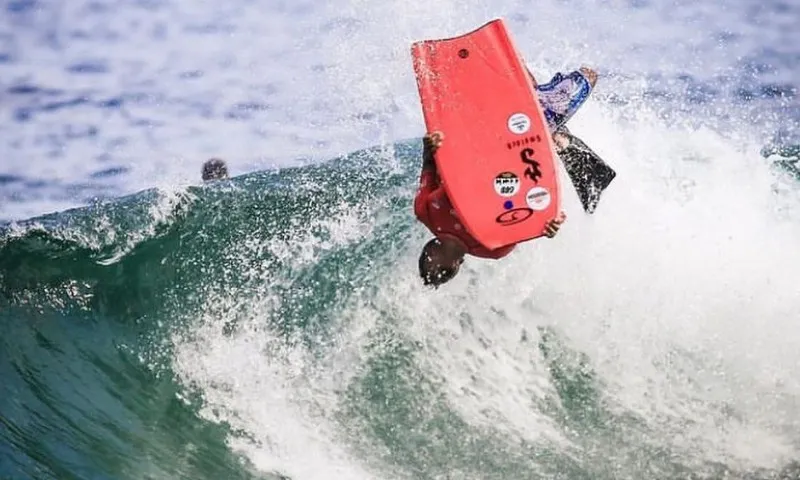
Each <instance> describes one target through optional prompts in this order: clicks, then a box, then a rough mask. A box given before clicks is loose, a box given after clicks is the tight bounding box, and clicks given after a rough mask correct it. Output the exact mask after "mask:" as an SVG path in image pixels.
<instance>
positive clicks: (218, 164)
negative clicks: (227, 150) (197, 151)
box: [203, 158, 228, 181]
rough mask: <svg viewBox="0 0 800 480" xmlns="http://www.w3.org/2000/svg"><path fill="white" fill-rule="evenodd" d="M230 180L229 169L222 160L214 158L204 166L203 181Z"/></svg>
mask: <svg viewBox="0 0 800 480" xmlns="http://www.w3.org/2000/svg"><path fill="white" fill-rule="evenodd" d="M223 178H228V167H227V165H225V161H224V160H222V159H220V158H212V159H210V160H209V161H207V162H206V163H204V164H203V181H208V180H220V179H223Z"/></svg>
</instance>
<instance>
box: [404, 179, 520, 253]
mask: <svg viewBox="0 0 800 480" xmlns="http://www.w3.org/2000/svg"><path fill="white" fill-rule="evenodd" d="M414 214H415V215H416V216H417V218H418V219H419V221H420V222H422V223H423V224H425V226H426V227H428V230H430V231H431V233H433V234H434V235H436V236H437V237H438V238H441V237H451V238H456V239H457V240H459V241H460V242H461V243H462V244H463V245H464V246H465V247H466V250H467V253H469V254H470V255H473V256H475V257H481V258H494V259H497V258H502V257H505V256H506V255H508V254H509V253H511V250H513V249H514V245H508V246H505V247H500V248H498V249H495V250H489V249H488V248H486V247H484V246H483V245H481V244H480V243H479V242H478V241H477V240H475V238H473V236H472V235H470V234H469V232H467V230H466V229H465V228H464V226H463V225H462V224H461V222H460V221H459V219H458V217H457V216H456V212H455V209H453V204H451V203H450V199H449V198H447V193H446V192H445V191H444V187H443V186H442V184H441V183H440V181H439V175H437V174H436V171H435V170H433V169H431V168H423V169H422V174H421V175H420V177H419V190H418V191H417V196H416V198H414Z"/></svg>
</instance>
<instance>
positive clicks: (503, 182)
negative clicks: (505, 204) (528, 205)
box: [494, 172, 520, 197]
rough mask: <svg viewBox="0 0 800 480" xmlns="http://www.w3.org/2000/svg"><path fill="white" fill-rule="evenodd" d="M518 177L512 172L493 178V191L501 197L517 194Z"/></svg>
mask: <svg viewBox="0 0 800 480" xmlns="http://www.w3.org/2000/svg"><path fill="white" fill-rule="evenodd" d="M519 186H520V181H519V177H518V176H516V175H514V174H513V173H512V172H503V173H500V174H498V175H497V176H496V177H494V191H495V192H497V194H498V195H500V196H501V197H513V196H514V195H516V194H517V192H519Z"/></svg>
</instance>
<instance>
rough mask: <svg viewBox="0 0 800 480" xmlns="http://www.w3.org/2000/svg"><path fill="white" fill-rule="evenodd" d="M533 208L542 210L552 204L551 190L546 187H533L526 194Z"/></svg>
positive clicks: (527, 200) (529, 205) (526, 198)
mask: <svg viewBox="0 0 800 480" xmlns="http://www.w3.org/2000/svg"><path fill="white" fill-rule="evenodd" d="M525 201H526V202H527V203H528V207H529V208H530V209H531V210H536V211H541V210H544V209H546V208H547V207H549V206H550V192H549V191H548V190H547V189H546V188H544V187H533V188H531V189H530V190H528V193H526V194H525Z"/></svg>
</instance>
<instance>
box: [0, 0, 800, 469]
mask: <svg viewBox="0 0 800 480" xmlns="http://www.w3.org/2000/svg"><path fill="white" fill-rule="evenodd" d="M0 8H3V9H4V11H3V12H2V14H0V24H2V26H3V28H0V30H2V31H3V32H4V33H2V34H0V71H2V73H3V74H2V75H0V77H2V78H3V80H1V81H0V91H2V93H3V94H2V95H0V98H1V99H2V101H0V114H1V115H3V116H4V119H5V121H3V122H0V156H2V158H3V161H2V162H0V219H3V220H4V221H5V223H3V224H2V226H0V378H2V382H0V478H4V479H5V478H10V479H13V480H16V479H30V478H35V479H90V478H91V479H114V480H117V479H122V480H125V479H136V480H139V479H183V478H185V479H193V480H195V479H213V480H218V479H256V478H258V479H261V478H268V479H283V480H285V479H293V480H300V479H325V480H329V479H347V480H352V479H356V480H357V479H370V480H371V479H414V480H419V479H453V480H455V479H481V480H486V479H503V480H507V479H539V478H541V479H553V478H557V479H593V480H594V479H597V480H605V479H609V480H611V479H614V480H617V479H632V480H640V479H659V480H660V479H665V480H667V479H675V478H696V479H718V478H727V479H742V480H744V479H747V480H751V479H765V480H766V479H783V478H796V477H798V476H800V435H799V434H798V432H800V409H798V404H800V353H798V350H797V339H798V338H799V337H800V327H798V320H800V318H798V313H797V312H798V311H800V289H798V287H797V286H798V285H800V250H798V249H797V241H798V239H799V238H800V189H798V186H799V185H798V183H799V182H800V154H799V152H800V149H799V148H798V145H800V138H798V135H797V132H798V122H799V121H800V103H798V98H800V97H798V95H797V81H796V79H797V78H798V75H800V70H798V68H800V62H798V61H797V60H798V48H800V47H799V46H800V39H798V37H797V35H798V29H797V28H796V26H797V21H796V19H797V18H798V7H797V6H796V5H794V4H792V3H791V2H790V3H786V2H783V1H778V0H775V1H768V2H766V3H765V2H755V1H737V2H733V3H731V2H726V3H719V4H718V5H717V4H714V5H712V4H710V3H701V2H681V1H677V2H658V1H647V0H634V1H629V2H612V3H609V2H602V1H595V0H580V1H574V2H560V1H555V0H544V1H543V2H537V4H536V10H532V8H533V7H532V6H531V5H529V4H528V3H525V2H519V1H516V0H501V1H499V2H493V3H492V5H491V6H490V5H488V4H481V3H479V2H462V1H459V2H456V1H448V0H444V1H443V2H439V3H437V4H436V5H435V8H434V7H433V6H432V5H431V4H430V2H425V3H420V2H409V1H407V0H403V1H400V0H397V1H395V0H382V1H381V2H377V3H376V2H368V1H365V0H335V1H333V2H327V3H320V2H311V3H309V2H305V3H304V2H302V1H301V2H299V3H298V2H293V3H287V2H281V1H270V2H266V3H264V2H247V1H241V0H236V1H234V2H232V3H231V2H227V3H226V2H211V3H208V2H207V3H203V4H201V3H198V2H194V1H184V0H167V1H152V0H137V1H127V2H118V4H116V5H115V6H114V8H109V7H108V6H106V5H103V4H101V3H98V2H95V1H89V0H75V1H70V2H57V1H56V2H38V1H8V2H5V3H0ZM543 12H546V14H544V13H543ZM494 16H503V17H504V18H506V19H507V20H508V22H509V26H510V27H511V29H512V31H513V33H514V38H515V40H516V43H517V44H518V45H519V47H520V49H521V51H522V54H523V55H524V57H525V58H526V60H527V61H528V63H529V65H530V66H531V68H532V69H533V70H534V71H535V72H536V73H537V77H538V76H541V77H548V75H550V74H552V73H553V72H555V71H557V70H561V71H565V70H569V69H572V68H575V67H576V66H579V65H581V64H590V65H596V66H597V67H598V69H599V71H600V74H601V77H600V83H598V87H597V89H596V90H595V92H594V93H593V94H592V98H591V100H590V101H589V102H588V103H587V104H586V106H585V107H583V108H582V109H581V111H580V112H579V113H578V114H577V115H576V116H575V117H574V118H573V119H572V120H570V129H571V131H572V132H573V133H575V134H576V135H578V136H579V137H581V138H582V139H583V140H585V141H586V143H587V144H588V145H590V146H591V147H592V148H593V149H594V150H595V151H597V152H598V153H599V154H600V155H601V156H602V157H603V158H605V159H606V160H607V161H608V163H609V164H611V165H612V166H613V167H614V168H615V170H616V171H617V172H618V177H617V178H616V179H615V181H614V183H613V184H612V185H611V186H610V187H609V189H608V191H607V192H606V193H605V194H604V196H603V199H602V200H601V202H600V205H599V208H598V210H597V212H596V213H595V214H594V215H591V216H588V215H584V214H583V213H582V212H581V209H580V206H579V203H578V201H577V198H576V197H575V195H574V192H573V191H572V190H571V187H570V186H569V184H568V179H567V178H566V176H564V178H563V179H562V180H563V181H562V184H563V185H564V186H565V189H564V191H565V198H564V203H563V207H564V210H565V211H566V213H567V215H568V219H567V222H566V224H565V225H564V227H563V228H562V230H561V232H560V233H559V234H558V236H557V237H556V238H555V239H552V240H549V239H543V240H540V241H536V242H529V243H526V244H524V245H522V246H520V248H518V249H516V250H515V251H514V253H513V254H512V255H511V256H509V257H507V258H505V259H503V260H501V261H488V260H480V259H469V260H468V261H467V262H466V264H465V265H464V268H463V269H462V273H461V274H459V276H458V277H457V278H456V279H454V280H453V281H452V282H450V283H448V284H447V285H446V286H445V287H443V288H440V289H439V290H437V291H429V290H427V289H425V288H423V287H422V286H421V285H420V282H419V279H418V278H416V274H415V272H416V259H417V256H418V254H419V249H420V248H421V246H422V245H423V244H424V242H425V240H426V239H427V236H428V233H427V232H426V231H425V229H424V228H423V227H422V226H420V225H419V224H418V223H417V222H416V221H415V219H414V217H413V214H412V211H411V204H412V198H413V194H414V189H415V186H416V181H417V175H418V173H419V164H420V159H419V154H420V144H419V141H418V140H408V141H405V140H403V141H398V140H397V139H408V138H418V137H420V136H421V133H422V128H423V127H422V125H423V123H422V118H421V111H420V108H419V101H418V96H417V93H416V89H415V84H414V80H413V77H412V76H411V73H412V70H411V65H410V59H409V56H408V48H409V45H410V43H411V42H412V41H414V40H418V39H421V38H434V37H445V36H450V35H455V34H458V33H463V32H465V31H469V30H472V29H473V28H475V27H476V26H478V25H480V24H482V23H483V22H485V21H486V20H487V19H489V18H492V17H494ZM365 145H368V146H370V147H369V148H364V146H365ZM372 145H377V146H372ZM212 155H219V156H222V157H224V158H226V159H227V160H228V161H229V165H230V167H231V171H232V173H233V174H234V175H235V178H233V179H231V180H229V181H223V182H217V183H213V184H207V185H202V186H194V185H193V184H195V183H197V180H198V178H197V177H198V176H199V165H200V163H201V162H202V160H204V159H206V158H208V157H209V156H212ZM247 171H254V172H255V173H248V174H245V175H240V173H241V172H247ZM45 212H54V213H47V214H45Z"/></svg>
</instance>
